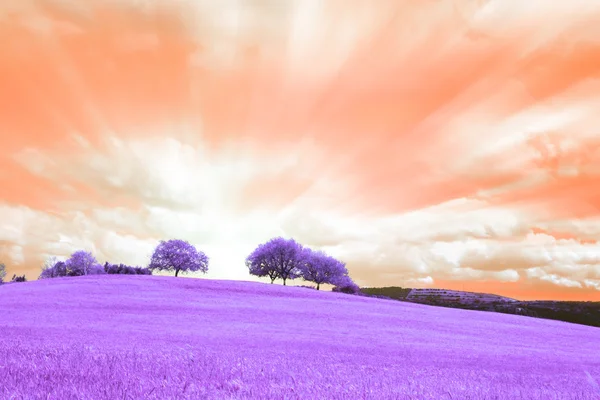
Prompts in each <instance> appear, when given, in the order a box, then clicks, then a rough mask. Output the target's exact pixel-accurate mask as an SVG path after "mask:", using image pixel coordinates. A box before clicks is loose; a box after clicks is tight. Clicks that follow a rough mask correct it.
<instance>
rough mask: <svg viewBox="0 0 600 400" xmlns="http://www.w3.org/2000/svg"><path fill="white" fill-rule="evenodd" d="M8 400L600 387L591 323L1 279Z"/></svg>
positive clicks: (167, 286)
mask: <svg viewBox="0 0 600 400" xmlns="http://www.w3.org/2000/svg"><path fill="white" fill-rule="evenodd" d="M0 332H2V339H3V340H2V342H0V377H2V378H1V380H0V398H2V399H11V398H12V399H61V400H62V399H65V400H67V399H382V400H383V399H473V400H480V399H481V400H483V399H490V400H491V399H539V400H542V399H543V400H547V399H548V400H549V399H573V400H580V399H600V389H598V385H597V382H598V381H600V379H599V378H600V357H599V354H600V350H599V349H598V345H597V344H598V343H600V330H599V329H597V328H593V327H588V326H580V325H573V324H567V323H562V322H559V321H550V320H541V319H534V318H526V317H520V316H515V315H507V314H496V313H486V312H478V311H469V310H460V309H450V308H439V307H431V306H427V305H421V304H412V303H399V302H396V301H393V300H385V299H374V298H365V297H358V296H351V295H346V294H343V293H331V292H323V291H316V290H307V289H306V288H295V287H289V286H288V287H282V286H279V285H269V284H261V283H254V282H239V281H216V280H203V279H182V278H173V277H155V276H119V275H108V276H85V277H77V278H55V279H49V280H45V281H35V282H25V283H20V284H18V285H5V286H3V287H0Z"/></svg>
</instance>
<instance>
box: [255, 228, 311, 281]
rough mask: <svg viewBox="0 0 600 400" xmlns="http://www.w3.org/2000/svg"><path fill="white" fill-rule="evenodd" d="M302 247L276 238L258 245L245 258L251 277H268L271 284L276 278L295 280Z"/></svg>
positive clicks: (296, 243)
mask: <svg viewBox="0 0 600 400" xmlns="http://www.w3.org/2000/svg"><path fill="white" fill-rule="evenodd" d="M302 249H303V247H302V245H300V244H299V243H298V242H296V241H295V240H294V239H284V238H282V237H277V238H274V239H271V240H269V241H268V242H266V243H263V244H261V245H259V246H258V247H257V248H256V249H255V250H254V251H253V252H252V253H250V255H249V256H248V257H247V258H246V266H247V267H248V270H249V272H250V274H251V275H255V276H260V277H263V276H268V277H269V278H271V283H273V281H275V279H277V278H281V279H283V284H284V285H285V282H286V280H287V279H295V278H297V277H298V276H299V273H300V271H299V268H298V267H299V266H300V263H301V260H302V259H301V256H302Z"/></svg>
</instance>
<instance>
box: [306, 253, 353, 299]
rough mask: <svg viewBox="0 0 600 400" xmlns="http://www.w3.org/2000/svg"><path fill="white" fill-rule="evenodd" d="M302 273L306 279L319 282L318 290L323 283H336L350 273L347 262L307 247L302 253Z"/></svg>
mask: <svg viewBox="0 0 600 400" xmlns="http://www.w3.org/2000/svg"><path fill="white" fill-rule="evenodd" d="M301 258H302V261H301V263H300V266H299V268H298V269H299V270H300V275H301V276H302V278H303V279H304V280H305V281H309V282H314V283H316V284H317V290H319V286H320V285H321V284H323V283H328V284H331V285H333V284H335V283H336V281H337V280H339V279H340V278H342V277H343V276H347V275H348V270H347V269H346V264H345V263H343V262H341V261H339V260H336V259H335V258H333V257H331V256H328V255H327V254H325V253H324V252H322V251H314V250H311V249H309V248H305V249H304V250H303V251H302V255H301Z"/></svg>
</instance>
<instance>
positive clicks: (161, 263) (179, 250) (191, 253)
mask: <svg viewBox="0 0 600 400" xmlns="http://www.w3.org/2000/svg"><path fill="white" fill-rule="evenodd" d="M208 261H209V259H208V257H207V256H206V254H204V253H203V252H201V251H198V250H196V248H195V247H194V246H192V245H191V244H189V243H188V242H186V241H185V240H179V239H173V240H169V241H164V240H161V242H160V244H159V245H158V246H156V249H155V250H154V253H153V254H152V258H151V260H150V264H149V265H148V269H149V270H151V271H153V270H159V271H175V276H178V275H179V271H183V272H195V271H201V272H204V273H206V272H207V271H208Z"/></svg>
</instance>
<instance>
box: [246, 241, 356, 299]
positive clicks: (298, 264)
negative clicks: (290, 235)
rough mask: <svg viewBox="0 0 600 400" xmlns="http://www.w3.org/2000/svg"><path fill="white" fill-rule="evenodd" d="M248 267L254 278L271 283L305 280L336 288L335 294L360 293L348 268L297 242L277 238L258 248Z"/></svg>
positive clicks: (248, 259)
mask: <svg viewBox="0 0 600 400" xmlns="http://www.w3.org/2000/svg"><path fill="white" fill-rule="evenodd" d="M246 266H247V267H248V270H249V272H250V274H251V275H255V276H259V277H269V278H270V279H271V283H273V282H274V281H275V279H282V280H283V284H284V285H285V283H286V281H287V280H288V279H296V278H302V279H303V280H305V281H308V282H313V283H316V284H317V290H319V287H320V285H322V284H330V285H335V288H334V290H335V291H340V292H346V293H357V292H358V291H359V288H358V286H357V285H356V284H355V283H354V282H352V279H350V276H349V275H348V270H347V269H346V264H344V263H343V262H341V261H339V260H337V259H335V258H333V257H331V256H329V255H327V254H325V253H324V252H322V251H315V250H312V249H310V248H308V247H304V246H302V245H301V244H300V243H298V242H296V241H295V240H294V239H284V238H282V237H277V238H274V239H271V240H269V241H268V242H266V243H263V244H261V245H259V246H258V247H257V248H256V250H254V251H253V252H252V253H251V254H250V255H249V256H248V258H246Z"/></svg>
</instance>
